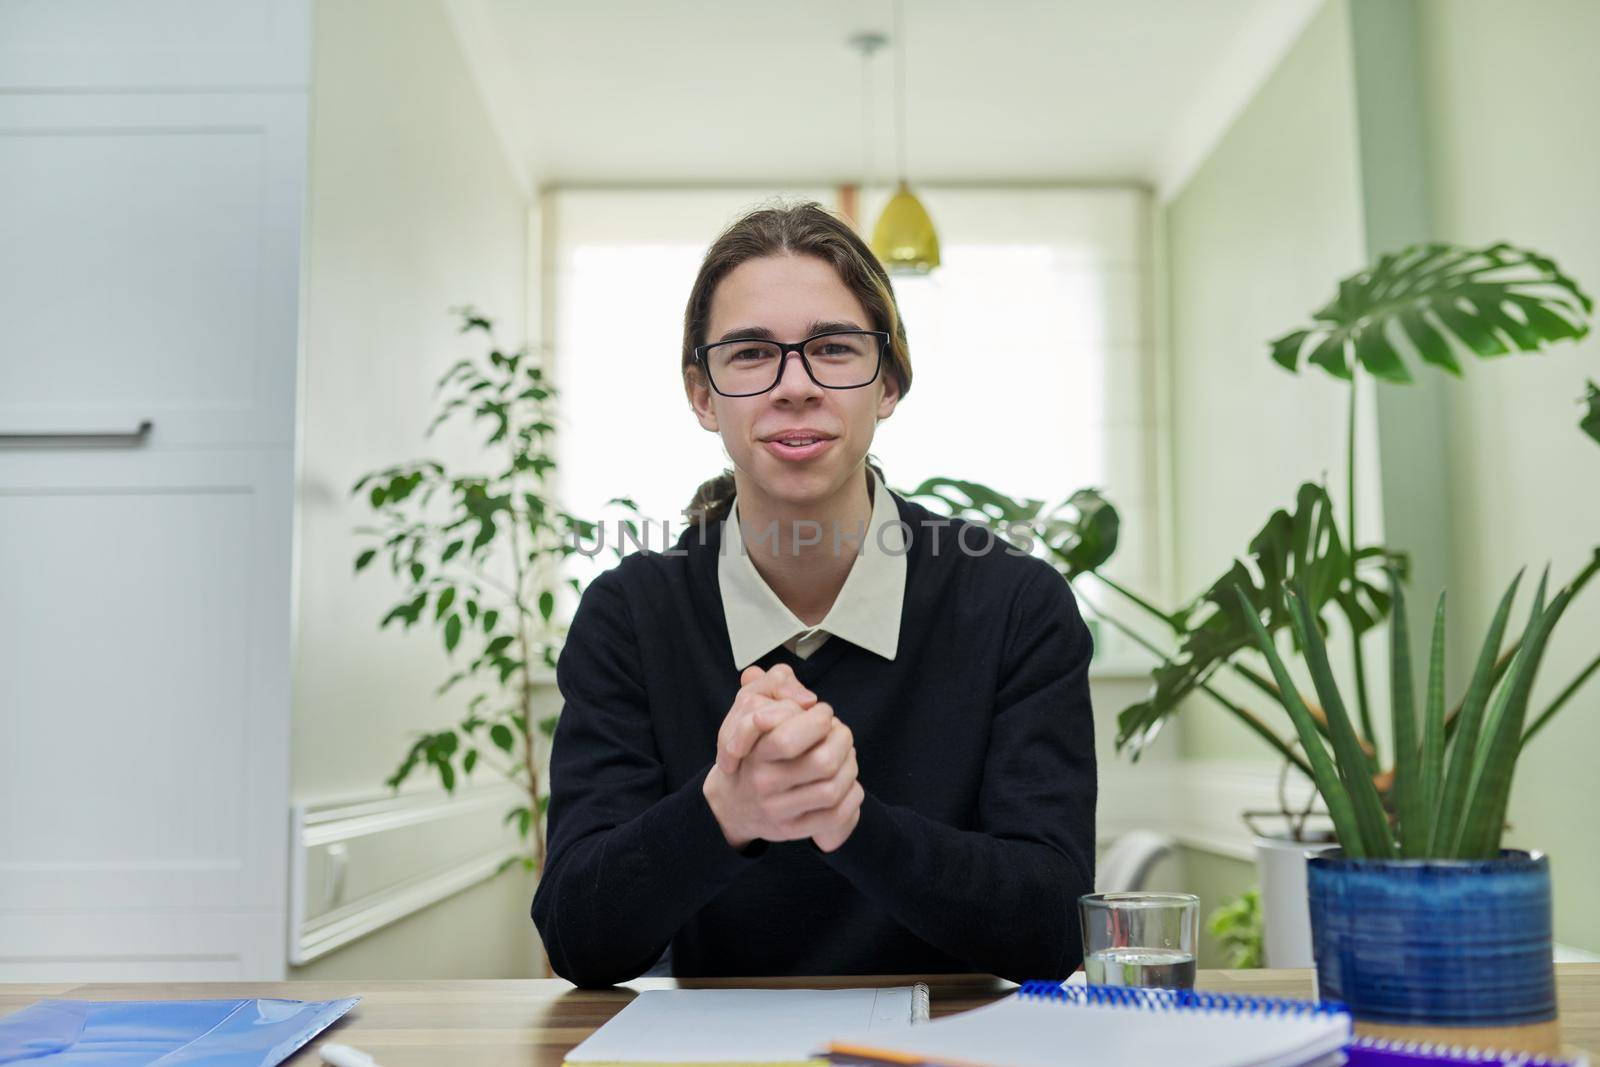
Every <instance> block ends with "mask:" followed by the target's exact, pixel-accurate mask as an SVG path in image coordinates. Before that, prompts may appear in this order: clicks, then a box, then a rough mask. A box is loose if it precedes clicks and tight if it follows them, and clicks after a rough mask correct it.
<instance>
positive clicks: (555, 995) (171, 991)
mask: <svg viewBox="0 0 1600 1067" xmlns="http://www.w3.org/2000/svg"><path fill="white" fill-rule="evenodd" d="M1556 973H1557V981H1558V983H1559V985H1560V995H1561V1016H1562V1031H1563V1034H1564V1037H1565V1040H1566V1043H1567V1044H1568V1045H1569V1046H1571V1047H1573V1048H1578V1049H1583V1050H1585V1051H1587V1052H1590V1053H1600V964H1594V963H1567V964H1560V965H1558V966H1557V968H1556ZM914 980H915V978H912V977H905V976H890V977H883V978H861V977H849V978H777V979H721V980H716V981H700V980H692V979H685V980H683V981H681V982H680V981H675V980H673V979H670V978H641V979H639V980H637V981H633V982H629V983H628V984H627V985H626V986H621V987H618V988H616V989H607V990H601V991H591V990H579V989H575V988H574V987H573V986H572V985H571V984H569V983H567V982H564V981H561V980H559V979H530V980H527V981H504V982H427V981H415V982H279V983H253V984H242V985H235V984H227V983H194V984H171V983H151V984H146V985H80V986H74V985H66V984H63V985H0V1015H5V1014H9V1013H10V1012H13V1011H16V1010H17V1009H18V1008H21V1007H24V1006H25V1005H28V1004H31V1003H33V1002H34V1001H36V1000H39V999H40V998H42V997H71V998H75V999H80V1000H155V999H175V998H194V999H205V998H226V997H291V998H294V999H297V1000H330V999H333V998H335V997H348V996H354V995H356V994H360V996H361V1003H360V1004H358V1005H357V1006H356V1007H355V1009H354V1010H352V1011H351V1012H350V1014H348V1015H346V1016H345V1017H344V1018H343V1019H342V1020H340V1021H339V1022H338V1023H335V1024H334V1025H333V1026H332V1027H331V1028H330V1029H328V1030H326V1031H324V1032H323V1034H322V1035H321V1036H319V1037H318V1038H317V1039H315V1040H313V1041H312V1042H311V1044H310V1045H308V1046H307V1047H306V1048H305V1049H303V1050H301V1052H300V1054H299V1055H298V1056H296V1057H295V1058H294V1059H292V1060H290V1061H289V1062H290V1063H291V1064H294V1065H295V1067H315V1065H317V1064H320V1063H321V1062H322V1061H321V1060H320V1059H319V1058H318V1056H317V1054H316V1051H315V1048H316V1046H317V1045H318V1044H320V1043H321V1042H323V1041H334V1040H336V1041H342V1042H344V1043H346V1044H351V1045H355V1046H356V1047H357V1048H361V1049H364V1050H366V1051H367V1052H370V1053H372V1054H373V1055H374V1056H376V1057H377V1058H378V1061H379V1062H380V1063H382V1064H383V1067H453V1065H457V1064H460V1065H471V1067H511V1065H516V1067H560V1064H561V1058H562V1056H563V1055H565V1054H566V1053H567V1052H568V1051H569V1050H570V1049H571V1048H572V1047H573V1046H574V1045H576V1044H578V1042H580V1041H582V1040H583V1039H584V1038H585V1037H587V1036H589V1034H591V1033H593V1032H594V1030H595V1029H596V1028H598V1027H599V1026H600V1025H601V1024H602V1023H604V1022H605V1021H606V1020H607V1019H609V1018H611V1016H612V1015H614V1014H616V1013H617V1012H618V1011H620V1010H621V1009H622V1006H623V1005H624V1004H626V1003H627V1002H628V1001H629V999H631V998H632V996H633V991H635V990H643V989H672V988H676V987H679V986H683V987H692V986H708V985H709V986H791V987H792V986H804V987H813V988H828V987H835V986H860V985H905V984H908V983H909V982H911V981H914ZM923 980H924V981H927V982H928V984H929V988H930V991H931V992H932V1006H933V1014H934V1015H935V1016H939V1015H948V1014H950V1013H951V1012H956V1011H964V1010H966V1009H968V1008H976V1007H979V1006H981V1005H983V1004H987V1003H989V1002H990V1001H992V1000H994V999H996V998H998V997H1001V996H1004V995H1005V994H1006V993H1008V992H1010V991H1011V990H1012V989H1015V988H1016V987H1015V986H1014V985H1013V984H1011V983H1009V982H1002V981H1000V980H999V979H995V978H989V977H985V976H975V975H952V976H943V977H938V976H935V977H931V978H924V979H923ZM1197 988H1200V989H1212V990H1217V991H1220V992H1228V993H1246V994H1256V995H1264V996H1291V997H1306V996H1309V995H1310V994H1311V972H1310V971H1265V970H1262V971H1201V972H1200V977H1199V979H1198V981H1197Z"/></svg>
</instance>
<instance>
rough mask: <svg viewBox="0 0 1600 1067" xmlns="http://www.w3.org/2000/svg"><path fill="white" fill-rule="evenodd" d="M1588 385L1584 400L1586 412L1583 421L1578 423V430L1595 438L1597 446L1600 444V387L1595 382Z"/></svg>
mask: <svg viewBox="0 0 1600 1067" xmlns="http://www.w3.org/2000/svg"><path fill="white" fill-rule="evenodd" d="M1586 384H1587V385H1588V388H1589V391H1588V392H1587V393H1585V394H1584V398H1583V402H1584V405H1585V407H1586V410H1585V411H1584V414H1583V419H1582V421H1580V422H1579V423H1578V428H1579V429H1581V430H1582V431H1583V432H1584V433H1586V434H1588V435H1589V436H1590V437H1592V438H1594V440H1595V443H1596V444H1600V385H1595V384H1594V382H1588V383H1586Z"/></svg>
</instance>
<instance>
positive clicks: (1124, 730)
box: [1117, 482, 1406, 759]
mask: <svg viewBox="0 0 1600 1067" xmlns="http://www.w3.org/2000/svg"><path fill="white" fill-rule="evenodd" d="M1250 552H1251V555H1250V560H1249V565H1248V566H1247V565H1246V564H1245V563H1244V562H1241V561H1240V560H1237V559H1236V560H1234V561H1233V565H1232V566H1231V567H1229V568H1228V570H1227V571H1226V572H1225V573H1224V574H1223V575H1222V576H1221V577H1220V578H1218V579H1217V580H1216V581H1215V582H1213V583H1212V584H1211V587H1210V588H1209V589H1207V590H1206V591H1205V592H1204V593H1203V594H1201V595H1200V596H1199V597H1197V598H1196V599H1194V600H1193V601H1191V602H1189V603H1188V604H1186V605H1185V606H1183V607H1182V608H1180V609H1179V610H1178V611H1176V612H1174V613H1173V615H1172V619H1171V621H1172V623H1173V626H1174V629H1175V630H1176V632H1177V634H1178V647H1177V651H1176V652H1175V653H1174V654H1173V655H1172V656H1171V657H1170V658H1169V659H1168V660H1167V661H1166V662H1165V663H1163V664H1161V665H1160V666H1158V667H1157V668H1156V669H1155V670H1154V671H1153V672H1152V673H1151V679H1152V681H1153V682H1154V683H1155V684H1154V686H1153V688H1152V690H1151V692H1150V695H1149V696H1148V697H1146V698H1145V699H1144V700H1142V701H1139V702H1138V703H1135V704H1133V705H1130V706H1129V707H1127V708H1124V709H1123V710H1122V712H1121V713H1120V714H1119V715H1118V716H1117V747H1118V748H1119V749H1121V748H1124V747H1130V748H1131V749H1132V753H1133V756H1134V758H1135V759H1137V758H1138V756H1139V753H1140V751H1141V750H1142V749H1143V748H1144V747H1145V746H1146V745H1148V744H1149V743H1150V741H1151V740H1153V739H1154V737H1155V735H1156V733H1157V731H1158V730H1159V729H1160V727H1161V725H1162V723H1164V722H1165V721H1166V719H1167V718H1168V717H1169V716H1171V715H1172V714H1174V713H1175V712H1176V711H1177V710H1178V708H1179V707H1180V706H1182V703H1183V701H1184V699H1185V698H1187V697H1188V696H1189V695H1190V694H1191V693H1193V692H1194V691H1195V689H1197V688H1198V687H1199V686H1200V685H1201V684H1202V683H1203V682H1205V681H1206V680H1207V679H1208V678H1210V676H1211V675H1212V674H1213V673H1214V672H1215V671H1216V670H1217V669H1218V668H1219V667H1221V666H1222V665H1224V664H1226V663H1228V662H1229V661H1231V660H1232V659H1233V658H1234V657H1235V656H1236V655H1238V654H1239V652H1241V651H1242V650H1244V649H1246V648H1249V647H1250V646H1251V645H1252V644H1253V641H1252V636H1251V627H1250V624H1249V618H1248V617H1249V616H1250V615H1251V614H1252V613H1253V614H1254V617H1255V618H1257V619H1258V620H1259V618H1260V615H1261V613H1262V612H1265V613H1266V619H1267V621H1266V627H1267V631H1268V632H1269V633H1277V632H1279V631H1281V630H1283V629H1286V628H1288V627H1289V622H1290V620H1289V616H1288V614H1287V612H1286V610H1285V608H1284V604H1283V601H1282V599H1281V596H1280V593H1281V590H1282V589H1283V587H1284V584H1285V583H1286V582H1287V581H1289V580H1290V579H1292V578H1303V579H1304V581H1305V583H1306V589H1307V591H1308V593H1309V596H1310V607H1311V610H1312V611H1313V612H1315V613H1316V614H1318V615H1319V616H1320V614H1321V612H1322V611H1323V610H1324V609H1325V608H1326V607H1327V606H1329V605H1330V604H1331V605H1333V606H1335V607H1337V608H1338V609H1339V610H1340V612H1341V613H1343V614H1344V616H1345V618H1346V619H1347V620H1348V622H1349V624H1350V629H1351V630H1352V631H1353V632H1354V633H1356V634H1363V633H1366V632H1367V631H1368V630H1370V629H1372V627H1373V626H1375V625H1377V624H1378V623H1379V622H1380V621H1382V619H1383V618H1384V617H1385V616H1387V615H1388V612H1389V602H1390V596H1389V592H1388V590H1387V589H1386V588H1385V587H1384V586H1383V585H1381V584H1379V583H1378V582H1377V581H1376V580H1375V575H1374V576H1372V577H1369V576H1368V574H1367V573H1364V572H1360V571H1358V573H1357V583H1356V587H1355V588H1354V589H1353V590H1352V589H1349V588H1346V587H1344V586H1343V584H1342V583H1343V582H1344V580H1345V577H1346V575H1347V574H1348V572H1349V557H1348V556H1347V555H1346V552H1345V546H1344V543H1343V541H1342V540H1341V539H1340V537H1339V529H1338V524H1337V522H1336V521H1335V518H1334V513H1333V502H1332V500H1331V499H1330V498H1329V497H1328V492H1327V490H1326V489H1324V488H1323V487H1322V486H1320V485H1318V484H1316V483H1315V482H1306V483H1304V484H1303V485H1301V486H1300V489H1299V491H1298V492H1297V493H1296V494H1295V508H1294V511H1293V512H1292V513H1291V512H1289V511H1286V510H1284V509H1282V508H1280V509H1278V510H1277V511H1275V512H1273V513H1272V515H1271V516H1269V517H1268V519H1267V521H1266V523H1265V525H1263V526H1262V527H1261V529H1260V531H1259V532H1258V533H1257V534H1256V535H1255V537H1253V538H1252V539H1251V541H1250ZM1356 560H1357V562H1358V563H1360V564H1362V565H1363V566H1364V567H1366V568H1367V569H1368V570H1376V569H1377V568H1378V567H1380V566H1382V567H1392V568H1394V569H1396V570H1397V571H1399V573H1400V574H1401V576H1402V577H1403V576H1404V573H1405V565H1406V560H1405V557H1404V556H1402V555H1400V554H1398V553H1389V552H1387V551H1386V550H1385V549H1382V548H1379V547H1375V546H1374V547H1368V548H1363V549H1360V550H1359V551H1358V552H1357V553H1356ZM1236 589H1238V590H1244V591H1245V592H1246V594H1247V597H1248V603H1249V604H1250V608H1251V609H1252V610H1251V612H1246V611H1244V610H1243V609H1242V608H1241V607H1240V605H1239V603H1238V601H1237V600H1236V599H1235V593H1234V591H1235V590H1236ZM1280 703H1281V702H1280Z"/></svg>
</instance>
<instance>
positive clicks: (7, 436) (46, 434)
mask: <svg viewBox="0 0 1600 1067" xmlns="http://www.w3.org/2000/svg"><path fill="white" fill-rule="evenodd" d="M155 425H156V424H155V422H154V421H152V420H150V419H143V420H141V421H140V422H139V426H138V428H137V429H133V430H0V442H4V443H6V444H41V445H52V444H62V445H142V444H144V441H145V438H147V437H149V436H150V431H151V430H153V429H155Z"/></svg>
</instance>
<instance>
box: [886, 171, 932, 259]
mask: <svg viewBox="0 0 1600 1067" xmlns="http://www.w3.org/2000/svg"><path fill="white" fill-rule="evenodd" d="M872 251H873V253H874V254H875V255H877V257H878V259H880V260H881V261H882V262H883V265H884V267H885V268H886V269H887V270H889V271H890V272H892V273H896V274H926V273H928V272H929V271H931V270H932V269H933V268H935V267H937V266H938V265H939V235H938V234H937V233H935V232H934V230H933V220H932V219H930V218H929V217H928V212H927V210H926V209H925V208H924V207H923V206H922V202H921V201H919V200H918V199H917V198H916V197H915V196H913V195H912V194H911V188H910V187H909V186H908V185H906V183H905V182H901V183H900V188H899V189H897V190H895V194H894V196H892V197H890V198H889V202H888V203H887V204H885V205H884V208H883V214H882V215H879V216H878V225H877V226H876V227H875V228H874V229H873V231H872Z"/></svg>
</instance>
